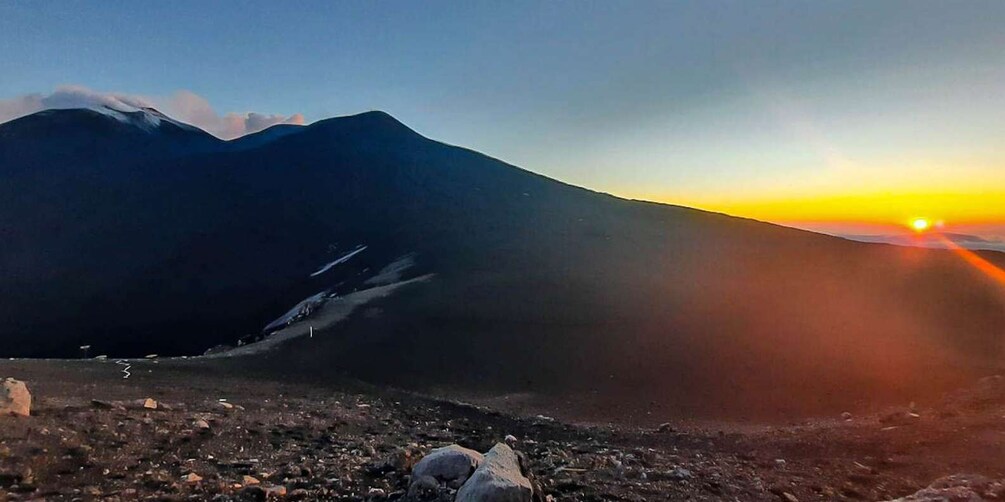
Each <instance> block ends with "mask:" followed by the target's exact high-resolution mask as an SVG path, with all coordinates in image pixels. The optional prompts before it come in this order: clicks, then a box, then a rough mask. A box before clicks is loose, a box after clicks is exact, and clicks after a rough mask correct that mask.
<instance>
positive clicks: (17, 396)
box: [0, 378, 31, 417]
mask: <svg viewBox="0 0 1005 502" xmlns="http://www.w3.org/2000/svg"><path fill="white" fill-rule="evenodd" d="M0 415H18V416H22V417H27V416H31V393H30V392H28V386H27V385H25V384H24V382H22V381H20V380H14V379H13V378H7V379H4V381H3V384H2V385H0Z"/></svg>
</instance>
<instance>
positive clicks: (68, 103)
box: [0, 85, 304, 139]
mask: <svg viewBox="0 0 1005 502" xmlns="http://www.w3.org/2000/svg"><path fill="white" fill-rule="evenodd" d="M100 107H108V108H112V109H114V110H119V111H135V110H136V109H139V108H147V107H150V108H156V109H158V110H160V111H161V112H162V113H164V114H166V115H168V116H170V117H172V118H175V119H177V120H180V121H182V122H185V123H188V124H192V125H194V126H196V127H199V128H201V129H203V130H205V131H207V132H209V133H210V134H213V135H215V136H217V137H219V138H223V139H233V138H237V137H240V136H244V135H245V134H251V133H253V132H258V131H261V130H262V129H266V128H268V127H271V126H273V125H276V124H296V125H303V124H304V116H303V115H302V114H299V113H297V114H294V115H275V114H263V113H256V112H247V113H227V114H225V115H220V114H219V113H217V112H216V111H215V110H214V109H213V107H212V106H211V105H210V104H209V101H207V100H206V99H205V98H203V97H202V96H199V95H198V94H195V93H193V92H190V91H178V92H176V93H174V94H173V95H172V96H169V97H167V98H157V97H148V96H140V95H134V94H122V93H113V92H98V91H94V90H92V89H89V88H87V87H82V86H75V85H68V86H60V87H57V88H56V90H55V91H53V92H52V93H51V94H41V93H34V94H25V95H22V96H17V97H14V98H11V99H0V123H3V122H7V121H10V120H13V119H16V118H18V117H23V116H25V115H30V114H32V113H36V112H40V111H42V110H50V109H59V108H100Z"/></svg>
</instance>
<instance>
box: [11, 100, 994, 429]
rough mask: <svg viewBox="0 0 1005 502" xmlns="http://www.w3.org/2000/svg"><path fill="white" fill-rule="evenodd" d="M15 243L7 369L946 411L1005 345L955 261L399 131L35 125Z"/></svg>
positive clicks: (20, 129)
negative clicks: (284, 376)
mask: <svg viewBox="0 0 1005 502" xmlns="http://www.w3.org/2000/svg"><path fill="white" fill-rule="evenodd" d="M0 228H2V229H3V233H4V238H5V245H4V246H3V248H0V267H2V269H3V270H4V274H5V277H6V279H5V280H4V281H3V282H2V286H0V316H2V318H3V319H4V323H3V325H2V326H0V339H2V340H3V341H4V344H3V345H2V346H0V350H2V353H0V355H2V356H67V355H75V354H76V353H77V351H78V347H79V346H82V345H91V346H92V347H93V348H92V354H98V353H100V354H108V355H111V356H128V355H133V356H136V355H143V354H146V353H159V354H162V355H172V354H173V355H183V354H185V355H195V354H201V353H203V351H205V350H206V349H209V348H211V347H214V346H217V345H221V344H223V345H231V346H233V345H236V344H238V343H240V344H241V345H242V346H241V347H239V348H237V349H236V350H234V351H231V352H227V353H228V354H230V355H242V354H243V355H245V356H246V357H248V358H251V360H254V361H256V363H255V364H258V365H261V366H262V367H266V366H268V365H277V366H280V367H283V368H286V369H287V370H289V371H293V370H292V369H289V368H296V371H302V372H305V373H310V374H311V375H312V376H313V377H322V376H325V375H332V376H335V375H345V374H348V375H351V376H354V377H359V378H363V379H367V380H370V381H379V382H387V383H393V384H398V385H407V386H416V387H423V388H442V386H444V385H453V386H456V387H461V390H467V391H474V390H480V389H502V390H506V391H522V390H529V389H533V390H536V391H554V392H584V393H591V395H596V396H600V397H599V398H605V399H612V400H622V401H626V402H632V403H636V404H638V403H651V402H654V403H675V404H674V405H676V406H685V405H687V406H692V405H693V406H705V407H709V406H711V407H714V406H732V407H744V406H745V407H749V408H750V409H751V410H754V411H756V410H757V409H760V408H778V407H780V406H786V405H790V404H792V403H794V402H796V401H798V402H799V405H800V406H808V407H813V406H817V405H820V406H824V405H825V404H826V406H834V407H839V406H842V405H844V404H846V403H849V402H853V401H855V400H856V399H860V398H861V396H862V395H863V394H868V395H870V396H873V395H879V394H883V393H886V394H896V395H898V396H907V395H912V396H913V395H915V394H923V393H930V392H934V391H935V390H936V389H938V388H940V386H941V385H942V384H944V383H945V384H948V382H952V381H955V379H958V378H961V377H962V376H965V375H970V374H972V373H975V372H978V371H982V370H983V368H984V366H985V365H988V364H992V363H993V361H994V360H995V358H996V357H997V356H998V355H999V351H1000V344H999V342H998V337H999V336H1000V330H1001V327H1002V326H1003V325H1005V309H1003V308H1002V307H1003V305H1005V300H1003V298H1002V292H1001V290H1000V287H999V286H998V285H996V284H994V283H992V282H990V281H988V280H987V279H985V278H983V277H982V276H981V275H980V274H978V273H976V272H975V271H973V270H972V269H971V268H969V266H968V265H967V264H966V263H964V262H962V261H961V260H959V259H958V258H956V257H955V256H954V255H953V254H952V253H950V252H946V251H940V250H924V249H905V248H897V247H892V246H882V245H872V244H864V243H856V242H850V241H846V240H843V239H838V238H833V237H827V236H822V235H818V234H813V233H808V232H802V231H797V230H792V229H788V228H783V227H779V226H775V225H769V224H764V223H759V222H756V221H751V220H745V219H739V218H732V217H729V216H725V215H720V214H713V213H708V212H703V211H697V210H693V209H688V208H683V207H676V206H668V205H662V204H653V203H646V202H637V201H628V200H623V199H619V198H616V197H612V196H609V195H604V194H599V193H595V192H592V191H589V190H585V189H582V188H577V187H573V186H570V185H566V184H563V183H560V182H557V181H554V180H551V179H548V178H545V177H542V176H539V175H536V174H533V173H530V172H527V171H524V170H522V169H519V168H516V167H514V166H511V165H509V164H506V163H504V162H501V161H499V160H496V159H492V158H490V157H487V156H484V155H481V154H479V153H477V152H473V151H471V150H467V149H464V148H458V147H454V146H449V145H445V144H443V143H439V142H437V141H434V140H431V139H427V138H425V137H423V136H421V135H419V134H418V133H416V132H414V131H412V130H411V129H409V128H408V127H407V126H405V125H404V124H402V123H400V122H399V121H397V120H396V119H394V118H393V117H391V116H390V115H387V114H385V113H382V112H368V113H364V114H360V115H355V116H350V117H340V118H334V119H329V120H324V121H320V122H317V123H315V124H312V125H309V126H304V127H298V128H296V129H294V128H288V127H277V128H271V129H267V130H265V131H262V132H260V133H257V134H255V135H250V136H247V137H245V138H241V139H238V140H234V141H230V142H225V141H221V140H218V139H216V138H214V137H212V136H210V135H209V134H206V133H205V132H203V131H200V130H198V129H195V128H192V127H190V126H186V125H185V124H180V123H178V122H176V121H173V120H171V119H169V118H167V117H165V116H163V115H162V114H159V113H158V112H156V111H154V110H139V111H133V112H120V111H107V110H106V111H94V110H54V111H47V112H41V113H38V114H35V115H31V116H28V117H23V118H21V119H18V120H15V121H12V122H9V123H6V124H3V125H0ZM987 257H988V258H989V259H991V260H998V261H999V262H1000V261H1002V258H1001V255H999V254H995V253H989V254H987ZM960 298H966V299H967V300H966V301H965V302H962V301H959V299H960ZM266 328H268V329H266ZM221 350H222V349H221ZM754 390H756V391H758V392H756V393H754V392H752V391H754ZM797 396H798V397H799V398H800V399H798V400H796V399H794V397H797ZM823 397H826V398H827V399H823ZM599 398H598V399H599ZM825 402H826V403H825ZM713 411H714V410H713ZM754 411H752V412H754ZM710 412H712V411H710Z"/></svg>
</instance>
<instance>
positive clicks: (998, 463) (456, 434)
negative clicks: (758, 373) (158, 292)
mask: <svg viewBox="0 0 1005 502" xmlns="http://www.w3.org/2000/svg"><path fill="white" fill-rule="evenodd" d="M122 369H123V366H121V365H117V364H116V363H115V362H114V361H3V362H0V377H14V378H17V379H19V380H23V381H25V382H27V384H28V386H29V388H30V390H31V393H32V395H33V399H34V403H33V406H32V416H31V417H27V418H24V417H2V418H0V500H41V499H44V500H135V499H156V500H266V499H277V500H278V499H289V500H393V499H402V498H405V497H406V494H407V489H408V485H409V477H410V474H411V468H412V466H413V465H414V464H415V462H417V461H418V460H419V459H421V458H422V457H423V455H424V454H426V453H428V452H429V451H431V450H432V449H434V448H437V447H441V446H445V445H449V444H454V443H456V444H459V445H461V446H465V447H468V448H471V449H474V450H477V451H479V452H485V451H487V450H488V449H489V448H491V447H492V446H493V445H495V444H496V443H499V442H507V441H508V442H509V443H510V444H511V445H512V446H513V448H514V449H516V450H518V451H520V452H522V454H523V455H524V457H525V460H526V462H527V466H528V468H529V471H530V472H529V474H530V477H531V478H532V479H533V480H534V481H535V482H536V483H537V485H538V486H539V487H540V492H541V493H540V496H541V497H542V498H547V497H551V498H553V499H557V500H667V499H671V500H785V501H793V500H834V499H854V500H884V499H891V498H896V497H902V496H907V495H910V494H912V493H914V492H916V491H918V490H921V489H923V488H925V487H926V486H928V485H929V484H931V483H933V481H935V480H936V479H938V478H942V477H944V476H947V475H952V474H961V473H968V474H979V475H983V476H987V477H988V479H985V478H977V477H973V476H971V477H966V478H963V477H957V478H953V479H950V480H948V481H942V483H943V484H947V485H952V486H951V487H950V489H952V490H957V492H959V493H965V495H966V496H970V495H971V494H977V496H980V497H985V498H991V497H994V496H996V495H998V494H999V493H1000V492H1001V491H1002V488H1001V485H999V484H997V483H994V482H992V481H990V479H1001V478H1003V477H1005V455H1002V454H1001V452H1002V451H1003V448H1005V416H1003V415H1005V384H1002V383H1001V381H1000V380H999V379H986V380H984V381H982V382H980V383H978V384H975V387H974V388H971V389H967V390H964V391H961V392H959V393H957V394H955V395H952V396H948V397H947V399H946V400H945V401H944V402H943V403H940V404H939V405H937V406H933V407H929V408H922V409H911V408H909V407H907V406H905V407H904V409H892V410H890V411H888V412H884V413H879V414H874V415H869V416H844V417H840V416H839V417H825V418H819V419H812V420H806V421H801V422H798V423H791V422H790V423H784V424H744V425H742V426H738V425H729V424H713V423H687V424H684V423H682V422H673V423H667V424H664V425H662V426H661V427H659V426H658V427H639V426H626V425H622V426H619V425H616V424H615V425H612V424H593V425H573V424H569V423H563V422H561V421H558V420H555V419H551V418H548V417H547V416H543V415H542V416H534V417H524V416H517V415H513V414H510V413H508V412H507V410H505V409H503V410H494V409H490V408H486V407H482V406H476V405H470V404H459V403H456V402H448V401H441V400H435V399H431V398H426V397H422V396H416V395H414V394H409V393H405V392H398V391H392V390H386V389H376V388H372V387H368V386H366V385H363V384H359V383H353V382H341V383H329V384H327V385H307V384H301V383H289V382H287V383H283V382H279V381H276V379H274V378H265V377H255V376H251V375H249V374H248V372H247V371H246V370H243V369H240V368H239V367H237V366H231V365H228V364H226V363H225V362H220V361H216V362H206V361H202V362H199V361H139V362H134V363H133V365H132V368H130V373H131V376H130V377H129V378H128V379H124V378H123V376H124V374H123V373H122V371H121V370H122ZM507 436H510V437H509V438H507ZM954 480H955V481H954ZM960 485H966V486H962V487H961V486H960ZM933 489H934V490H936V491H939V490H940V489H941V488H940V487H939V486H938V485H937V486H935V487H934V488H933ZM933 493H934V492H933ZM939 493H948V492H946V491H945V490H942V491H940V492H939ZM452 495H453V492H452V491H451V489H450V488H443V489H442V490H441V491H440V493H438V494H436V495H435V496H438V497H439V498H440V499H443V500H449V499H450V498H451V497H452ZM961 496H962V495H961ZM926 500H927V499H926ZM962 500H966V499H965V498H964V499H962Z"/></svg>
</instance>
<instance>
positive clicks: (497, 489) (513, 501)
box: [455, 443, 534, 502]
mask: <svg viewBox="0 0 1005 502" xmlns="http://www.w3.org/2000/svg"><path fill="white" fill-rule="evenodd" d="M533 496H534V489H533V487H532V486H531V483H530V480H529V479H527V478H526V477H524V475H523V473H522V472H521V471H520V460H519V458H518V457H517V454H516V452H514V451H513V449H512V448H510V447H509V446H508V445H506V444H504V443H498V444H496V445H495V446H494V447H493V448H492V449H491V450H489V452H488V453H486V454H485V460H484V461H483V462H482V465H481V466H480V467H478V469H476V470H475V473H474V474H472V475H471V477H470V478H468V481H467V482H466V483H464V486H462V487H461V489H460V490H459V491H458V492H457V498H456V499H455V501H456V502H476V501H480V502H529V501H530V500H532V499H533Z"/></svg>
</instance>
